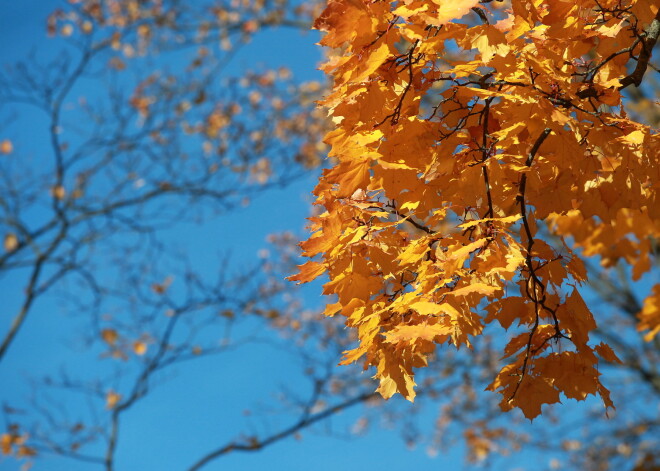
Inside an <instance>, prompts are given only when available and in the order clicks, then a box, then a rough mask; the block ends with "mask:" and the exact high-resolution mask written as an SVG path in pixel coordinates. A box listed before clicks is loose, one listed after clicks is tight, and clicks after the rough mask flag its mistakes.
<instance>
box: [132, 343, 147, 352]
mask: <svg viewBox="0 0 660 471" xmlns="http://www.w3.org/2000/svg"><path fill="white" fill-rule="evenodd" d="M133 352H135V354H136V355H144V354H145V353H147V344H146V343H145V342H142V341H140V340H137V341H135V342H133Z"/></svg>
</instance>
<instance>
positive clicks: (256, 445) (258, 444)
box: [188, 393, 379, 471]
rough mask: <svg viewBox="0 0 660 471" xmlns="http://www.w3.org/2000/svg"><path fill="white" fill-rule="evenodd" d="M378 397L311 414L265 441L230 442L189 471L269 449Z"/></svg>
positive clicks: (361, 398) (373, 395)
mask: <svg viewBox="0 0 660 471" xmlns="http://www.w3.org/2000/svg"><path fill="white" fill-rule="evenodd" d="M376 397H379V395H378V394H377V393H363V394H360V395H359V396H356V397H353V398H351V399H347V400H346V401H344V402H341V403H339V404H337V405H334V406H332V407H328V408H327V409H325V410H323V411H321V412H319V413H317V414H311V415H307V414H305V415H303V417H302V418H301V419H300V420H299V421H298V422H296V423H295V424H293V425H291V426H290V427H287V428H285V429H284V430H281V431H280V432H276V433H274V434H273V435H271V436H269V437H267V438H264V439H263V440H254V441H249V442H230V443H228V444H226V445H224V446H222V447H220V448H218V449H216V450H213V451H211V452H210V453H208V454H207V455H206V456H204V457H203V458H201V459H200V460H199V461H197V462H196V463H195V464H193V465H192V466H191V467H190V468H188V471H197V470H198V469H201V468H202V467H204V466H206V465H207V464H209V463H210V462H211V461H213V460H215V459H216V458H219V457H221V456H222V455H226V454H228V453H231V452H233V451H244V452H250V451H259V450H261V449H263V448H265V447H267V446H268V445H272V444H273V443H276V442H278V441H280V440H282V439H284V438H287V437H290V436H292V435H294V434H295V433H297V432H299V431H301V430H303V429H305V428H307V427H309V426H311V425H313V424H315V423H316V422H319V421H321V420H324V419H327V418H328V417H330V416H333V415H335V414H337V413H339V412H341V411H343V410H345V409H348V408H350V407H352V406H355V405H357V404H361V403H363V402H366V401H368V400H369V399H372V398H376Z"/></svg>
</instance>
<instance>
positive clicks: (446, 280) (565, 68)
mask: <svg viewBox="0 0 660 471" xmlns="http://www.w3.org/2000/svg"><path fill="white" fill-rule="evenodd" d="M315 26H316V28H318V29H320V30H321V31H324V32H325V33H326V34H325V36H324V37H323V39H322V41H321V44H322V45H323V46H326V48H331V49H332V50H331V52H328V54H329V56H330V57H329V59H328V61H327V62H326V63H325V65H323V70H324V71H325V72H326V73H327V74H328V75H330V76H331V77H332V79H333V81H334V87H333V89H332V92H331V93H330V94H329V95H328V96H327V97H325V99H324V100H323V101H322V105H323V106H324V107H325V108H327V110H328V112H329V114H330V116H331V119H332V122H333V123H334V129H333V130H332V131H330V132H329V133H328V134H327V136H326V139H325V141H326V142H327V143H328V144H330V145H331V146H332V149H331V152H330V156H332V157H334V159H336V160H335V161H336V164H335V165H334V167H332V168H330V169H328V170H325V171H324V173H323V176H322V177H321V178H320V181H319V183H318V186H317V187H316V190H315V195H316V197H317V200H316V204H317V205H319V206H321V207H322V208H323V209H322V210H321V211H319V215H318V216H315V217H313V218H312V219H311V221H312V224H311V230H312V231H313V234H312V235H311V237H310V238H309V240H307V241H306V242H303V243H302V248H303V251H304V255H306V256H307V257H310V258H312V260H310V261H308V262H307V263H305V264H304V265H302V266H301V267H300V273H299V274H298V275H296V276H294V277H293V279H294V280H297V281H299V282H308V281H311V280H313V279H314V278H316V277H318V276H320V275H322V274H324V273H326V274H327V276H328V278H329V281H328V282H327V283H326V284H325V286H324V293H325V294H329V295H336V297H337V302H336V303H334V304H330V305H329V306H328V307H327V308H326V310H325V314H326V315H328V316H333V315H335V314H341V315H342V316H345V318H346V325H347V326H348V327H350V328H351V329H354V331H355V332H356V334H357V337H358V339H359V343H358V345H357V346H356V347H355V348H354V349H353V350H349V351H347V352H345V356H344V359H343V361H342V363H344V364H347V363H352V362H356V361H362V362H364V367H365V369H366V368H368V367H374V368H375V377H376V378H377V379H378V380H379V381H380V386H379V387H378V391H379V392H380V393H381V394H382V395H383V396H384V397H386V398H388V397H390V396H392V395H393V394H395V393H397V392H398V393H400V394H402V395H404V396H405V397H406V398H408V399H410V400H413V399H414V397H415V390H414V388H415V381H414V369H415V368H421V367H424V366H426V365H427V362H428V356H429V354H431V353H432V352H434V351H435V350H436V347H437V346H438V345H444V346H445V347H448V346H453V347H456V348H461V347H464V348H465V347H467V348H470V346H471V345H472V344H474V343H476V342H479V341H480V337H481V336H482V334H483V333H484V331H485V329H497V328H502V329H504V330H507V331H509V334H508V336H507V335H503V336H501V338H503V339H505V340H503V341H502V345H501V354H502V363H503V364H502V367H501V370H500V372H499V374H497V376H496V377H495V378H492V383H491V384H490V386H488V389H490V390H492V391H497V392H499V393H500V394H501V395H502V399H501V403H500V406H501V408H502V409H503V410H510V409H512V408H514V407H517V408H520V409H522V411H523V412H524V414H525V416H526V417H528V418H534V417H536V416H537V415H539V414H540V413H541V406H542V404H551V403H557V402H560V399H561V397H562V395H563V396H565V397H567V398H571V399H577V400H583V399H585V398H586V397H587V396H589V395H597V396H600V397H601V398H602V401H603V403H604V405H605V406H606V407H607V408H610V407H613V404H612V401H611V400H610V397H609V391H608V389H607V388H606V386H604V385H603V384H602V383H601V380H600V372H599V361H600V360H601V359H604V360H606V361H608V362H616V361H617V357H616V354H615V352H614V351H613V349H612V348H610V346H608V345H607V344H605V343H602V342H600V343H598V344H595V342H593V341H591V340H590V337H592V336H593V335H592V334H593V331H594V330H595V329H596V327H597V325H598V313H592V312H591V311H590V309H589V308H588V307H587V305H586V303H585V301H584V300H583V297H582V295H581V294H580V291H579V290H578V287H579V286H580V285H581V284H583V283H584V282H585V281H586V280H587V270H586V269H585V265H584V263H583V259H584V258H585V257H594V258H595V260H596V261H597V262H599V263H600V264H601V265H602V266H603V267H609V266H613V265H614V264H617V263H624V264H627V265H628V266H629V267H630V270H631V273H632V277H633V279H638V278H639V277H640V276H641V275H642V274H643V273H645V272H646V271H648V270H649V268H650V265H651V263H650V259H649V253H650V252H651V250H652V244H653V240H654V238H657V237H658V235H659V234H660V204H658V201H657V189H658V185H659V182H660V167H659V165H658V160H657V156H658V154H659V151H660V137H659V135H658V134H657V132H656V131H654V130H653V129H651V128H649V127H648V126H646V125H643V124H641V123H639V122H636V121H635V120H634V119H632V118H631V115H629V113H628V112H627V110H626V109H625V106H624V104H625V103H624V93H625V92H626V89H627V88H628V87H630V88H633V87H639V86H640V85H641V84H642V81H643V79H644V76H645V74H646V73H647V69H648V73H654V71H653V70H651V68H650V65H649V60H650V58H651V54H652V50H653V47H654V45H655V43H656V42H657V39H658V35H659V33H660V13H659V8H658V5H657V3H656V2H653V1H651V0H601V1H597V0H596V1H594V0H578V1H574V0H570V1H564V0H533V1H524V0H513V1H511V2H510V4H508V3H507V4H506V5H503V4H502V3H501V2H497V1H496V2H492V1H488V0H487V1H482V2H479V1H478V0H457V1H451V2H447V1H443V0H402V1H393V2H385V1H368V0H330V2H329V4H328V6H327V8H326V9H325V11H324V12H323V13H322V14H321V16H320V17H319V18H318V19H317V21H316V23H315ZM658 292H659V291H658V288H657V287H656V288H655V291H654V293H655V297H654V298H650V299H647V301H646V303H645V304H644V309H643V312H642V313H641V319H640V320H641V323H640V324H639V328H640V330H649V331H650V332H649V333H648V334H647V335H646V339H647V340H651V339H652V338H653V336H654V335H656V334H657V333H658V331H659V330H660V317H659V314H658V309H659V308H658V305H659V303H658ZM491 324H492V325H491ZM441 354H442V353H441V352H439V355H440V358H441ZM440 361H441V360H440Z"/></svg>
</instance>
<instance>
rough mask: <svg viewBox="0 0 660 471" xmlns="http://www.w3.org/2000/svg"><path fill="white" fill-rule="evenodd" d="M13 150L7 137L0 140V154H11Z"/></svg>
mask: <svg viewBox="0 0 660 471" xmlns="http://www.w3.org/2000/svg"><path fill="white" fill-rule="evenodd" d="M13 151H14V146H13V144H12V143H11V141H10V140H9V139H5V140H3V141H0V154H11V153H12V152H13Z"/></svg>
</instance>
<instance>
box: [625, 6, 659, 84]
mask: <svg viewBox="0 0 660 471" xmlns="http://www.w3.org/2000/svg"><path fill="white" fill-rule="evenodd" d="M644 35H645V37H644V39H643V40H642V50H641V51H640V53H639V58H638V59H637V66H636V67H635V70H634V71H633V72H632V73H631V74H630V75H628V76H627V77H624V78H623V79H621V87H619V89H620V90H622V89H624V88H626V87H627V86H628V85H632V84H634V85H635V86H636V87H639V86H640V85H641V84H642V79H643V78H644V74H645V73H646V69H647V68H648V66H649V60H651V54H652V53H653V48H654V47H655V44H656V42H658V37H659V36H660V10H658V12H657V13H656V15H655V18H654V19H653V21H652V22H651V24H650V25H649V27H648V29H647V30H646V32H645V33H644Z"/></svg>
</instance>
